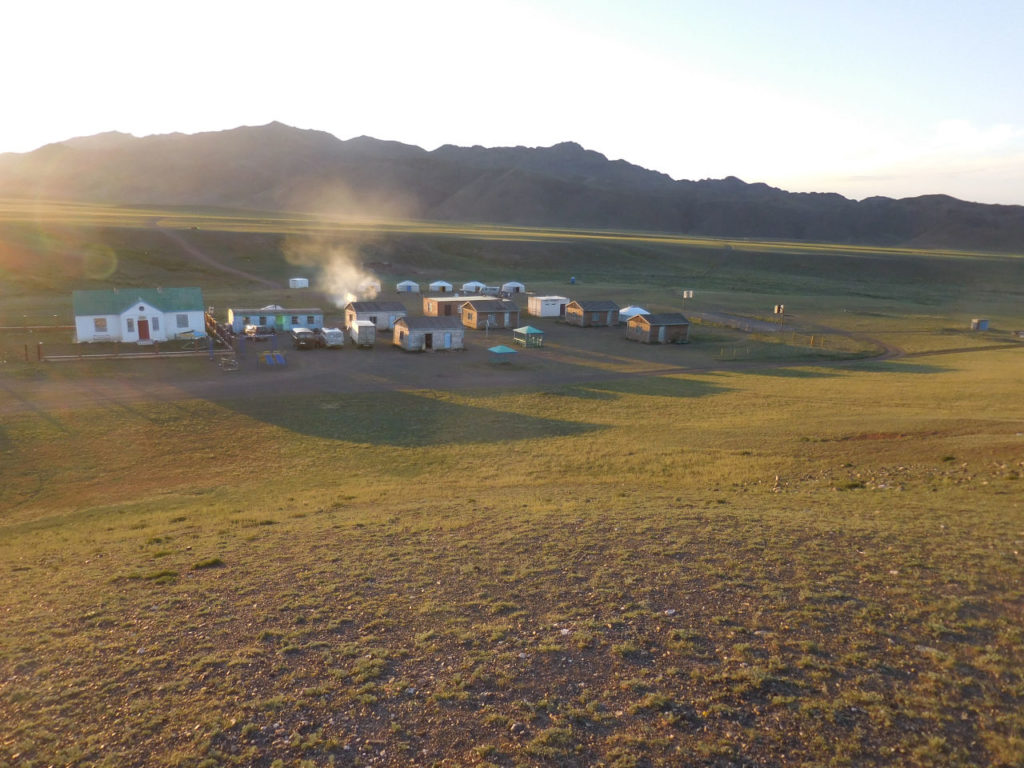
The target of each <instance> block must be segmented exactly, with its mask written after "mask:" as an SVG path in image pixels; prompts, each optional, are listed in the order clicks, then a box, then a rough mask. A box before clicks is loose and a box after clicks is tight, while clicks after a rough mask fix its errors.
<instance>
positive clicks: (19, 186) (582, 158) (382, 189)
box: [0, 122, 1024, 252]
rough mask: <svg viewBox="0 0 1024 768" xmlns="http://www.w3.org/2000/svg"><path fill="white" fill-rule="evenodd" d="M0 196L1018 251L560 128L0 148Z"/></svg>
mask: <svg viewBox="0 0 1024 768" xmlns="http://www.w3.org/2000/svg"><path fill="white" fill-rule="evenodd" d="M0 196H3V197H9V198H18V197H31V198H43V199H64V200H75V201H78V202H94V203H107V204H135V205H186V206H187V205H195V206H217V207H225V208H240V209H246V208H256V209H261V210H268V209H270V210H291V211H303V212H313V213H328V212H329V213H332V214H336V215H352V216H359V215H391V216H398V217H402V218H417V219H425V220H438V221H477V222H487V223H495V224H514V225H525V226H561V227H587V228H600V229H626V230H645V231H663V232H670V233H681V234H694V235H708V236H719V237H762V238H779V239H792V240H803V241H827V242H838V243H851V244H863V245H904V246H906V245H912V246H917V247H942V248H961V249H969V250H971V249H977V250H1008V251H1017V252H1020V251H1024V206H1016V205H992V204H982V203H971V202H965V201H962V200H958V199H956V198H953V197H951V196H949V195H943V194H932V195H923V196H920V197H912V198H902V199H893V198H888V197H882V196H876V197H870V198H866V199H865V200H861V201H856V200H850V199H848V198H846V197H843V196H842V195H839V194H837V193H833V192H788V191H785V190H782V189H779V188H776V187H772V186H769V185H767V184H764V183H762V182H754V183H747V182H745V181H742V180H741V179H739V178H737V177H735V176H727V177H725V178H723V179H700V180H687V179H673V178H671V177H670V176H668V175H667V174H664V173H661V172H659V171H654V170H650V169H647V168H643V167H641V166H639V165H635V164H633V163H630V162H628V161H625V160H609V159H608V158H607V157H606V156H605V155H603V154H601V153H600V152H596V151H594V150H590V149H586V148H584V147H583V146H581V145H580V144H578V143H576V142H573V141H564V142H559V143H557V144H554V145H552V146H550V147H525V146H516V147H494V148H487V147H481V146H473V147H458V146H455V145H452V144H445V145H442V146H440V147H437V148H436V149H434V150H425V149H423V148H421V147H417V146H414V145H410V144H403V143H401V142H397V141H387V140H381V139H376V138H373V137H370V136H359V137H356V138H352V139H348V140H342V139H338V138H337V137H335V136H333V135H332V134H330V133H327V132H325V131H318V130H314V129H301V128H294V127H291V126H288V125H285V124H283V123H280V122H272V123H268V124H267V125H263V126H241V127H238V128H231V129H226V130H223V131H213V132H205V133H196V134H182V133H170V134H154V135H151V136H144V137H135V136H131V135H129V134H124V133H119V132H116V131H111V132H106V133H100V134H95V135H93V136H84V137H76V138H72V139H68V140H66V141H63V142H56V143H52V144H47V145H46V146H44V147H40V148H39V149H37V150H34V151H32V152H28V153H20V154H16V153H6V154H0Z"/></svg>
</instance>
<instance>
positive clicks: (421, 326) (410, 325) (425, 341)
mask: <svg viewBox="0 0 1024 768" xmlns="http://www.w3.org/2000/svg"><path fill="white" fill-rule="evenodd" d="M465 339H466V329H465V328H464V327H463V325H462V322H461V321H460V320H459V319H458V318H457V317H403V318H400V319H398V320H396V321H395V330H394V332H393V336H392V343H393V344H394V345H395V346H396V347H401V348H402V349H404V350H405V351H406V352H433V351H435V350H438V349H465V348H466V346H465Z"/></svg>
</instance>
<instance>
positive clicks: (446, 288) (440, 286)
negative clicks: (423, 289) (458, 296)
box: [430, 280, 453, 293]
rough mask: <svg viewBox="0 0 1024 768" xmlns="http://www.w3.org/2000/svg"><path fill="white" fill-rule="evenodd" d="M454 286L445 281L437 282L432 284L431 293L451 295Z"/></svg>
mask: <svg viewBox="0 0 1024 768" xmlns="http://www.w3.org/2000/svg"><path fill="white" fill-rule="evenodd" d="M452 287H453V286H452V284H451V283H449V282H447V281H445V280H435V281H434V282H432V283H431V284H430V292H431V293H451V292H452Z"/></svg>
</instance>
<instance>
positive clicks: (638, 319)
mask: <svg viewBox="0 0 1024 768" xmlns="http://www.w3.org/2000/svg"><path fill="white" fill-rule="evenodd" d="M626 338H627V339H629V340H630V341H639V342H642V343H644V344H686V343H687V342H688V341H689V340H690V321H689V320H687V319H686V318H685V317H684V316H683V315H681V314H679V313H678V312H669V313H666V314H659V315H633V317H631V318H630V319H629V322H628V323H626Z"/></svg>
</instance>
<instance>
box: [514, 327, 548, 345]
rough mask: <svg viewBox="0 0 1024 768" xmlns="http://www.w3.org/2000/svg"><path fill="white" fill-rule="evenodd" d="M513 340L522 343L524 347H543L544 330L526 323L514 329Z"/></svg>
mask: <svg viewBox="0 0 1024 768" xmlns="http://www.w3.org/2000/svg"><path fill="white" fill-rule="evenodd" d="M512 341H514V342H515V343H516V344H522V345H523V346H524V347H543V346H544V331H542V330H541V329H540V328H534V327H533V326H532V325H524V326H523V327H522V328H515V329H513V330H512Z"/></svg>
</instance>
